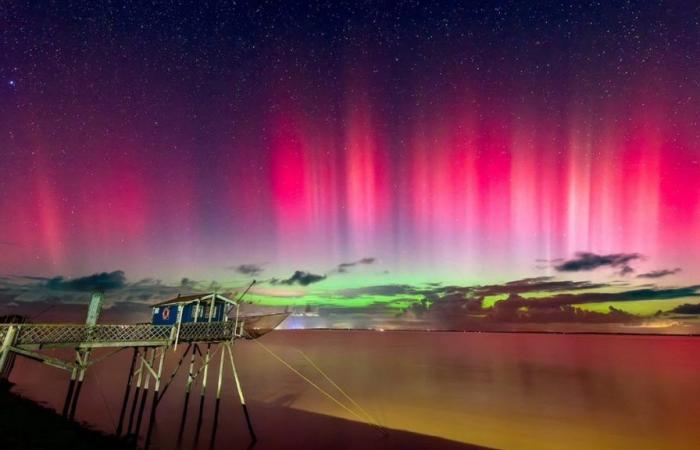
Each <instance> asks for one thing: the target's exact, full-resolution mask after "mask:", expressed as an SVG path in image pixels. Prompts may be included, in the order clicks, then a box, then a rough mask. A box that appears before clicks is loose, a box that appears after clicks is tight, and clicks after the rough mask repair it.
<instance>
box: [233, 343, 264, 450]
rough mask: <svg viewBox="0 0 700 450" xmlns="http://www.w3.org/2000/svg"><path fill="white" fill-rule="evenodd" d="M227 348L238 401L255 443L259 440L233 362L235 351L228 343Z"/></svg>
mask: <svg viewBox="0 0 700 450" xmlns="http://www.w3.org/2000/svg"><path fill="white" fill-rule="evenodd" d="M225 345H226V348H227V349H228V356H229V360H230V361H231V370H233V379H234V380H235V381H236V390H238V399H239V400H240V401H241V406H242V407H243V415H245V421H246V424H247V425H248V432H249V433H250V437H251V439H252V440H253V442H256V441H257V440H258V438H257V436H255V431H254V430H253V424H252V422H251V421H250V414H248V406H246V404H245V398H244V397H243V389H242V388H241V382H240V380H239V379H238V372H237V371H236V364H235V363H234V362H233V350H232V349H231V344H230V343H229V342H227V343H226V344H225Z"/></svg>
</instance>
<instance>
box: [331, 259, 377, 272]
mask: <svg viewBox="0 0 700 450" xmlns="http://www.w3.org/2000/svg"><path fill="white" fill-rule="evenodd" d="M375 262H377V258H374V257H367V258H362V259H358V260H357V261H353V262H346V263H340V264H338V266H337V267H336V271H337V272H338V273H346V272H347V271H348V269H350V268H351V267H355V266H357V265H359V264H361V265H367V266H368V265H370V264H374V263H375Z"/></svg>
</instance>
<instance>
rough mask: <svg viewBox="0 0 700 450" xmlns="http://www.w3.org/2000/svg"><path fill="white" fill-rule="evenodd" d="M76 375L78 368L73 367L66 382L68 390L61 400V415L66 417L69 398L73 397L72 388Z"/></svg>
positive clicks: (68, 408) (69, 403)
mask: <svg viewBox="0 0 700 450" xmlns="http://www.w3.org/2000/svg"><path fill="white" fill-rule="evenodd" d="M77 376H78V368H77V367H73V370H71V372H70V381H69V382H68V392H66V399H65V400H64V401H63V412H62V415H63V417H68V411H69V410H70V405H71V400H72V399H73V389H74V388H75V378H76V377H77Z"/></svg>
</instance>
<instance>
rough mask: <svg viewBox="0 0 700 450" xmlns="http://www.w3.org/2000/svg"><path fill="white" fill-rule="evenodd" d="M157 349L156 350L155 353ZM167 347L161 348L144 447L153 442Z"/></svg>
mask: <svg viewBox="0 0 700 450" xmlns="http://www.w3.org/2000/svg"><path fill="white" fill-rule="evenodd" d="M156 351H157V349H156V350H154V351H153V352H154V354H155V352H156ZM166 351H167V347H162V348H161V349H160V357H159V358H158V370H157V372H156V376H155V383H154V386H153V403H152V404H151V417H150V418H149V420H148V431H147V432H146V442H145V444H144V448H146V449H147V448H148V447H149V446H150V444H151V433H152V432H153V425H154V424H155V421H156V409H157V408H158V402H159V400H160V398H159V397H158V392H159V391H160V379H161V376H162V374H163V359H164V358H165V352H166Z"/></svg>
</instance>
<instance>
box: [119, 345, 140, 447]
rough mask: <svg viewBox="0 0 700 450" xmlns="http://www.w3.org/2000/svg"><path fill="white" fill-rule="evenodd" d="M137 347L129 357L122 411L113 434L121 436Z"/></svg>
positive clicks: (137, 352)
mask: <svg viewBox="0 0 700 450" xmlns="http://www.w3.org/2000/svg"><path fill="white" fill-rule="evenodd" d="M138 354H139V351H138V347H134V354H133V356H132V357H131V365H130V366H129V377H128V378H127V379H126V387H125V388H124V400H123V401H122V409H121V411H120V412H119V423H118V425H117V431H116V432H115V434H116V435H117V436H121V434H122V429H123V428H124V416H126V407H127V405H128V403H129V394H130V393H131V385H132V383H133V381H134V367H136V357H137V356H138Z"/></svg>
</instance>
